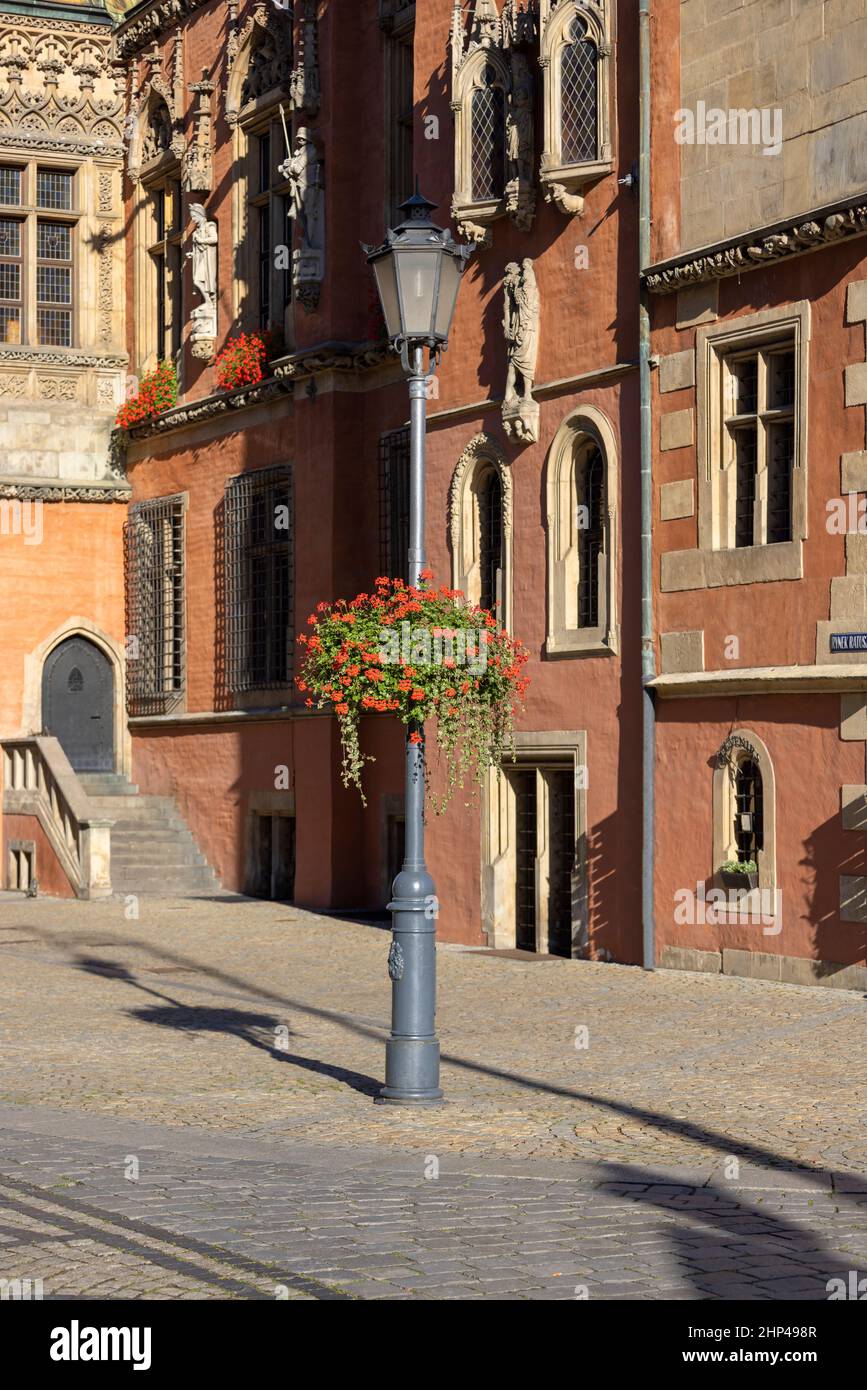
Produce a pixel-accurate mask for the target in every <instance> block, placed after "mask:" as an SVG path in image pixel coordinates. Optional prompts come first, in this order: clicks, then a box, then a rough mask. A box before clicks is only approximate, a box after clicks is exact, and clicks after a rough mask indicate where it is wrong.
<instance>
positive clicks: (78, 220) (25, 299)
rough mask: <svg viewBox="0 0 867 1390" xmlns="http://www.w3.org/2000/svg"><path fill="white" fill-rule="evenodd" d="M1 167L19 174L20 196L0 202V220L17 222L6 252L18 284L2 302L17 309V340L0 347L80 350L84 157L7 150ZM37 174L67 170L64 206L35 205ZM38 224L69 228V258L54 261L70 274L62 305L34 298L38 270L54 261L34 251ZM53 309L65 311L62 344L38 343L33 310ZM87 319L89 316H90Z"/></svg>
mask: <svg viewBox="0 0 867 1390" xmlns="http://www.w3.org/2000/svg"><path fill="white" fill-rule="evenodd" d="M3 164H4V166H5V167H7V168H14V169H17V170H18V171H19V172H20V175H21V180H20V198H19V201H18V202H17V203H4V204H2V216H3V219H4V221H9V222H16V223H17V224H18V226H19V249H18V255H17V256H15V257H12V256H6V255H5V253H4V259H5V260H6V263H7V264H11V263H14V264H17V265H18V266H19V267H20V269H19V277H20V279H19V287H18V299H17V301H13V300H11V299H10V300H7V301H5V302H4V305H5V307H7V308H13V307H17V308H18V310H19V318H18V338H17V340H14V338H13V340H11V341H7V342H4V343H2V344H0V346H4V347H21V348H24V349H25V350H27V349H31V350H32V351H33V352H34V353H39V352H69V351H75V350H76V349H79V350H80V349H81V348H82V347H83V346H84V345H85V344H86V342H87V340H88V338H89V337H90V336H91V335H90V334H88V333H87V332H86V331H85V324H84V319H85V318H86V317H87V306H86V300H87V296H86V295H84V294H83V293H82V290H83V288H84V287H85V285H86V283H87V280H88V271H89V263H88V260H87V251H88V241H89V237H88V232H89V231H90V227H89V225H88V222H89V218H88V213H89V211H90V209H89V207H88V202H89V192H90V185H89V182H88V180H87V178H86V170H85V165H84V161H83V160H82V159H81V158H80V157H76V156H74V155H70V156H69V157H68V158H67V157H65V156H64V155H62V154H55V153H53V152H52V151H46V152H43V151H41V150H39V151H34V152H32V153H30V152H26V151H22V152H21V153H18V152H16V151H10V150H7V152H6V154H5V155H4V157H3ZM41 173H48V174H50V173H56V174H69V175H70V178H71V196H70V207H68V208H50V207H40V206H39V203H38V197H37V180H38V176H39V174H41ZM43 222H54V223H60V224H62V225H63V226H65V227H67V228H68V229H69V242H70V247H69V250H70V255H69V260H65V259H64V260H60V259H58V261H57V262H56V264H57V265H58V266H62V267H63V268H65V269H68V270H69V272H70V275H69V280H70V299H69V303H68V304H56V305H54V304H49V303H47V302H41V301H40V300H39V299H38V289H37V282H38V268H39V266H40V265H41V264H48V265H52V264H54V262H53V261H52V260H50V259H47V258H44V257H42V256H40V255H39V225H40V223H43ZM48 308H58V309H63V310H68V311H69V335H70V340H69V342H68V343H65V344H59V343H40V342H39V312H40V310H42V309H48ZM91 317H92V315H91Z"/></svg>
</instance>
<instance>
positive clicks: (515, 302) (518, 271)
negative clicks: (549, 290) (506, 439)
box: [503, 256, 540, 444]
mask: <svg viewBox="0 0 867 1390" xmlns="http://www.w3.org/2000/svg"><path fill="white" fill-rule="evenodd" d="M539 318H540V303H539V289H538V286H537V284H536V275H535V272H534V270H533V262H532V261H531V260H530V258H529V256H526V257H525V258H524V260H523V261H522V262H521V264H520V265H518V263H517V261H510V263H509V264H508V265H507V266H506V272H505V275H504V277H503V332H504V334H505V337H506V353H507V355H508V368H507V371H506V389H505V392H504V400H503V425H504V428H505V430H506V433H507V434H508V435H509V436H510V437H511V438H512V439H518V440H521V442H522V443H525V444H531V443H532V444H534V443H535V442H536V441H537V440H538V438H539V407H538V405H537V404H536V402H535V401H534V400H533V379H534V377H535V375H536V357H537V355H538V351H539ZM519 382H520V391H519V390H518V384H519Z"/></svg>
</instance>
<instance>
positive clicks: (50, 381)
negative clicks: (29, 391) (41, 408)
mask: <svg viewBox="0 0 867 1390" xmlns="http://www.w3.org/2000/svg"><path fill="white" fill-rule="evenodd" d="M37 380H38V391H39V395H40V397H41V399H42V400H43V401H75V400H77V399H78V381H77V380H76V378H75V377H74V376H60V377H57V376H47V377H39V378H38V379H37Z"/></svg>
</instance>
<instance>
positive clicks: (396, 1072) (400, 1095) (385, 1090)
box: [374, 1038, 443, 1105]
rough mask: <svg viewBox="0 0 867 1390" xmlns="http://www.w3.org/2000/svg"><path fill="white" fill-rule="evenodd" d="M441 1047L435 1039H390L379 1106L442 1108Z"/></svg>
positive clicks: (378, 1098) (386, 1051) (378, 1096)
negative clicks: (438, 1106) (440, 1082)
mask: <svg viewBox="0 0 867 1390" xmlns="http://www.w3.org/2000/svg"><path fill="white" fill-rule="evenodd" d="M439 1079H440V1045H439V1043H438V1042H437V1040H436V1038H389V1040H388V1042H387V1043H386V1044H385V1085H384V1086H383V1087H382V1089H381V1090H380V1092H379V1094H378V1095H377V1096H375V1097H374V1099H375V1101H376V1103H377V1105H441V1104H442V1099H443V1093H442V1091H441V1089H440V1085H439Z"/></svg>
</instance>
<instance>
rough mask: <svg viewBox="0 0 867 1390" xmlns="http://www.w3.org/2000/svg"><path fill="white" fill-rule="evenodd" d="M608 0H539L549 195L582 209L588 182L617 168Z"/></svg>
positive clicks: (543, 172)
mask: <svg viewBox="0 0 867 1390" xmlns="http://www.w3.org/2000/svg"><path fill="white" fill-rule="evenodd" d="M610 27H611V6H610V5H609V3H608V0H539V32H540V42H539V62H540V65H541V68H542V75H543V84H544V129H545V145H544V149H543V152H542V166H541V169H540V177H541V180H542V185H543V187H544V189H545V198H546V200H547V201H548V202H554V203H556V204H557V206H558V207H559V208H560V210H561V212H565V213H566V214H567V215H572V214H573V213H580V212H581V210H582V208H583V206H584V189H585V187H586V185H587V184H589V183H591V182H592V181H593V180H594V179H598V178H599V177H600V176H601V175H603V174H606V173H608V172H609V171H610V170H611V169H612V168H613V150H612V139H611V118H610V114H609V106H610V86H611V71H610V70H611V62H612V57H611V54H612V43H611V37H610Z"/></svg>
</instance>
